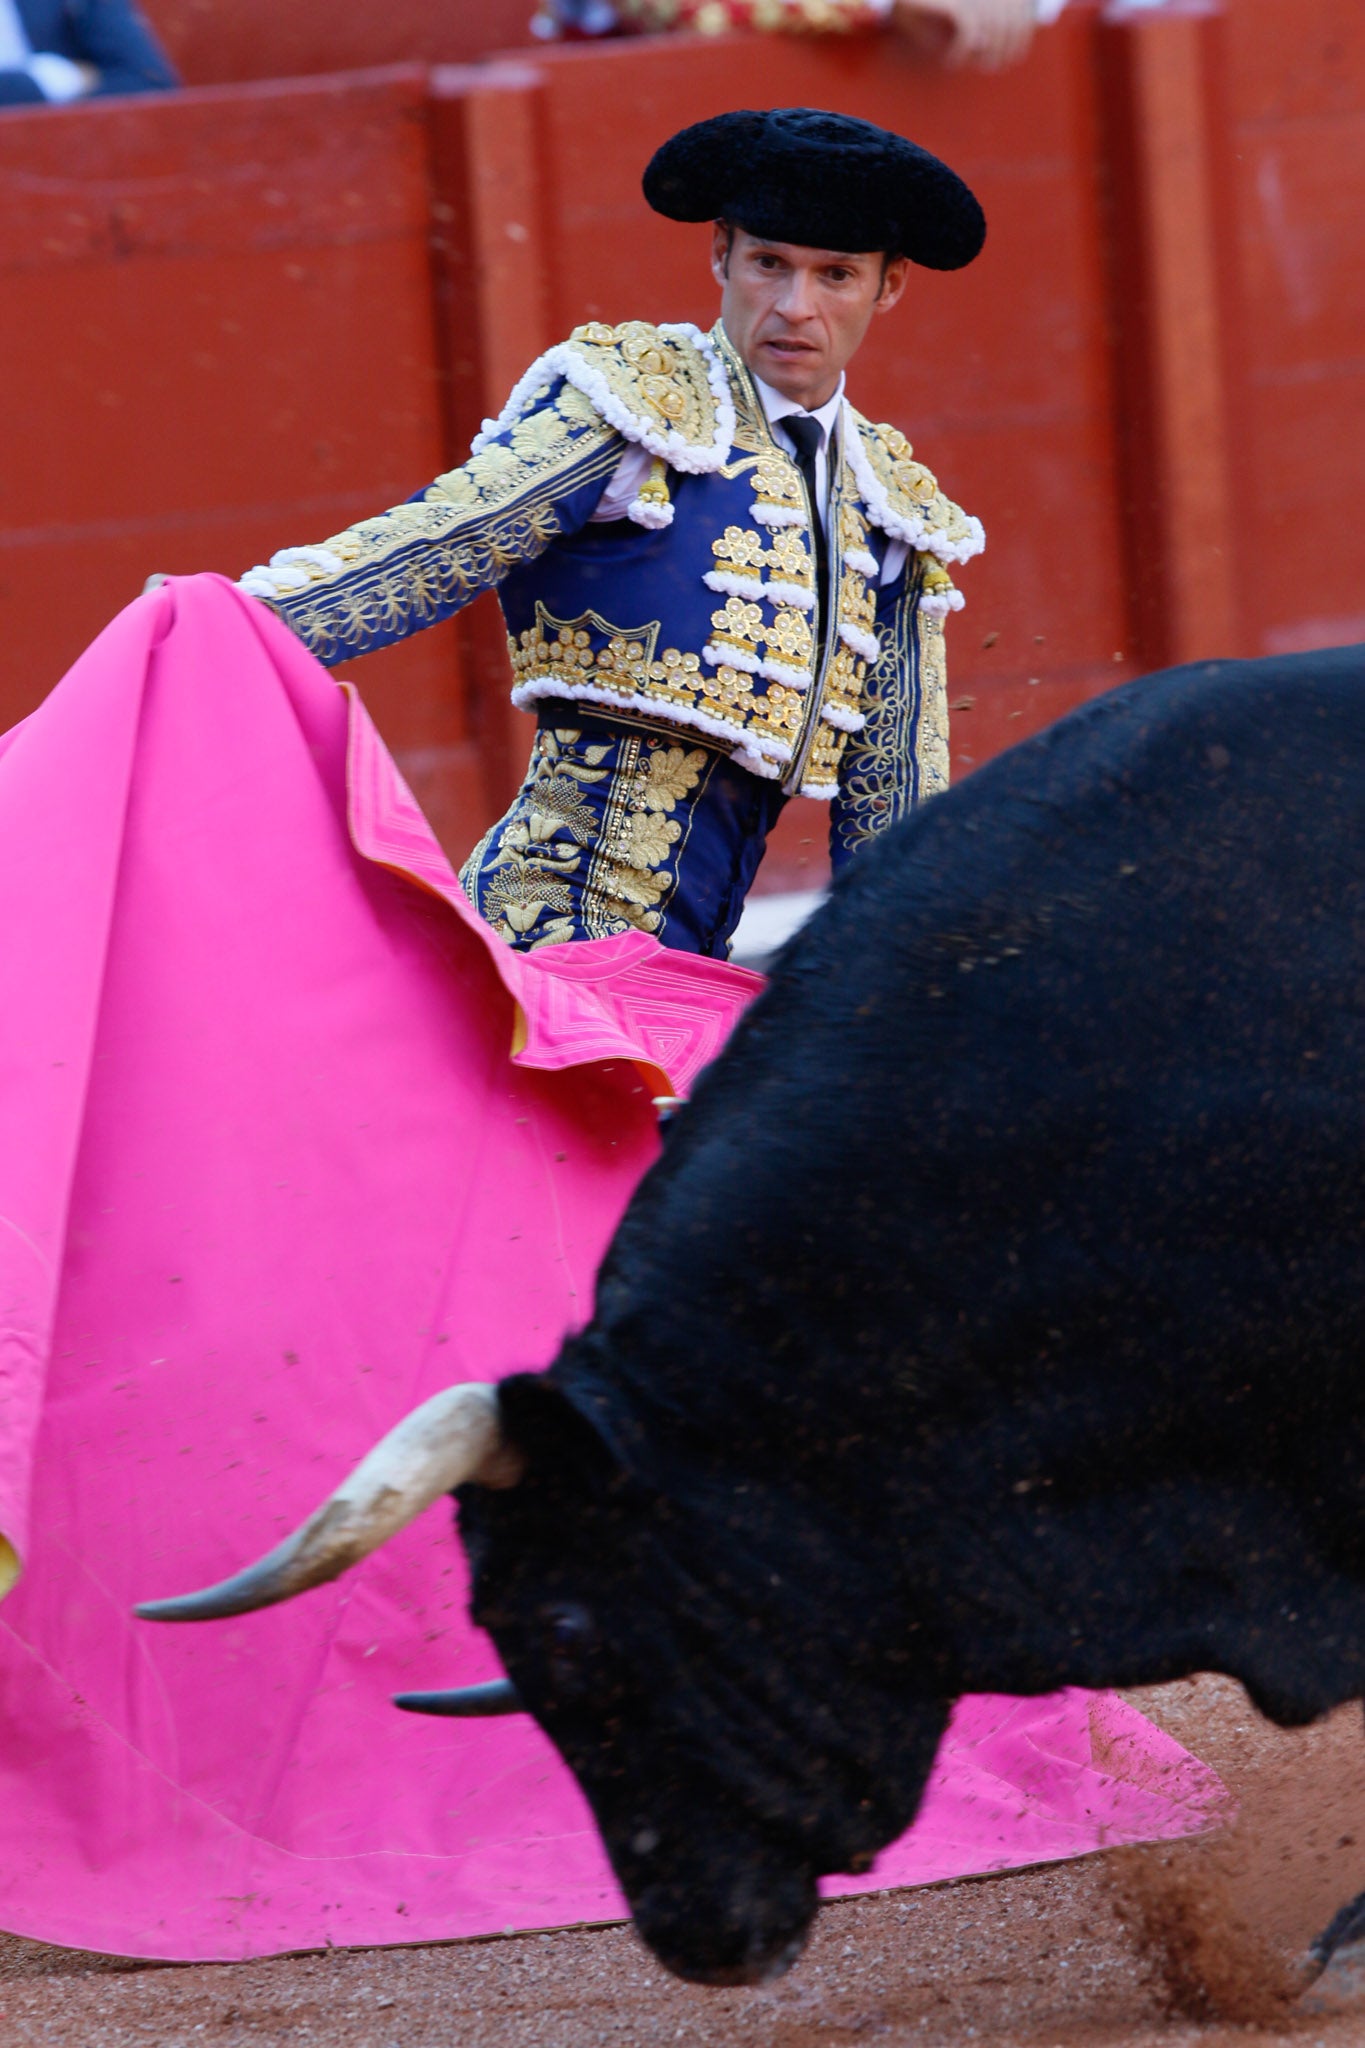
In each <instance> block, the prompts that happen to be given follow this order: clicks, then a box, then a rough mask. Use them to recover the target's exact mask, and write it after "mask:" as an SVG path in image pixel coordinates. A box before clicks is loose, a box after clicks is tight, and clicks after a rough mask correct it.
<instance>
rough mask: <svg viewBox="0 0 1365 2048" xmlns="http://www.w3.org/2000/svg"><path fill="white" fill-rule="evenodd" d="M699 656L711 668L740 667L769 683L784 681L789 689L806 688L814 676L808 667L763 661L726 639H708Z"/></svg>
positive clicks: (783, 662) (745, 648)
mask: <svg viewBox="0 0 1365 2048" xmlns="http://www.w3.org/2000/svg"><path fill="white" fill-rule="evenodd" d="M701 658H702V660H703V661H709V662H710V664H711V666H712V668H722V667H723V668H742V669H743V670H744V672H745V674H746V675H751V676H766V677H767V679H768V681H769V682H770V683H785V684H786V685H787V687H788V689H791V690H808V689H809V688H810V686H811V684H812V683H813V682H814V681H815V677H814V676H813V675H812V674H811V672H810V670H809V669H808V668H793V667H792V665H791V663H790V662H786V661H764V660H763V659H762V658H761V657H760V656H759V655H757V654H754V653H752V652H751V651H750V650H749V648H747V647H732V646H731V645H730V643H729V642H728V641H726V640H720V641H716V640H708V641H707V643H706V645H705V647H703V648H702V651H701Z"/></svg>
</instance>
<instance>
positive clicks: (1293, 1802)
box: [0, 1679, 1365, 2048]
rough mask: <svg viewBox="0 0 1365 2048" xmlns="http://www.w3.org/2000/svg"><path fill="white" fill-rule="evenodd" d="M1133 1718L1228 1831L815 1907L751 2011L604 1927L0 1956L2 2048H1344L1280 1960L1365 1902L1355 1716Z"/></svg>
mask: <svg viewBox="0 0 1365 2048" xmlns="http://www.w3.org/2000/svg"><path fill="white" fill-rule="evenodd" d="M1140 1703H1141V1704H1142V1705H1143V1706H1144V1707H1146V1709H1147V1710H1148V1711H1149V1712H1151V1713H1153V1714H1154V1715H1155V1716H1156V1717H1157V1718H1159V1719H1160V1720H1161V1721H1162V1722H1163V1723H1164V1724H1165V1725H1166V1726H1167V1727H1169V1728H1170V1729H1171V1731H1172V1732H1173V1733H1174V1734H1175V1735H1177V1736H1178V1737H1179V1738H1180V1739H1181V1740H1182V1741H1183V1742H1185V1743H1187V1744H1188V1745H1189V1747H1190V1748H1192V1749H1194V1750H1196V1751H1197V1752H1198V1754H1199V1755H1201V1756H1203V1757H1205V1758H1207V1759H1208V1761H1209V1762H1211V1763H1212V1764H1214V1765H1215V1766H1216V1767H1217V1768H1218V1769H1219V1770H1221V1771H1222V1772H1223V1774H1224V1776H1225V1777H1226V1778H1227V1779H1228V1781H1229V1783H1230V1784H1231V1785H1232V1786H1233V1788H1234V1790H1235V1791H1236V1792H1237V1794H1238V1796H1239V1798H1240V1799H1241V1801H1242V1815H1241V1819H1240V1820H1239V1822H1238V1824H1237V1826H1236V1827H1235V1828H1234V1829H1232V1830H1231V1831H1230V1832H1228V1833H1227V1834H1225V1835H1224V1836H1222V1837H1220V1838H1218V1839H1216V1840H1212V1841H1205V1842H1201V1843H1187V1844H1184V1845H1179V1846H1177V1847H1175V1848H1173V1849H1166V1850H1151V1851H1148V1850H1140V1849H1139V1850H1128V1851H1122V1852H1119V1853H1118V1854H1116V1855H1115V1856H1112V1857H1097V1858H1092V1859H1090V1860H1088V1861H1086V1862H1083V1863H1073V1864H1067V1865H1061V1866H1057V1867H1054V1868H1052V1869H1049V1870H1037V1871H1029V1872H1025V1873H1023V1874H1021V1875H1018V1876H1014V1877H1001V1878H990V1879H978V1880H970V1881H967V1882H964V1883H961V1884H956V1885H946V1886H941V1887H938V1888H936V1889H933V1890H929V1891H917V1892H898V1893H892V1894H888V1895H884V1896H881V1897H878V1898H874V1899H866V1900H860V1901H855V1902H850V1903H848V1904H845V1905H836V1906H831V1907H827V1908H826V1910H825V1911H824V1913H823V1914H822V1916H821V1919H820V1923H819V1929H818V1932H817V1935H816V1937H815V1939H814V1941H813V1942H812V1944H811V1947H810V1949H809V1950H808V1952H807V1954H806V1956H805V1957H804V1958H803V1960H802V1962H801V1963H800V1964H799V1965H798V1966H797V1968H796V1969H795V1970H794V1971H793V1972H792V1974H791V1975H790V1976H789V1977H787V1978H785V1979H783V1980H782V1981H781V1982H780V1983H778V1984H776V1985H774V1986H772V1987H771V1988H770V1989H767V1990H763V1991H753V1992H734V1991H713V1992H704V1991H698V1990H694V1989H690V1988H688V1987H686V1986H684V1985H680V1984H675V1983H673V1982H672V1981H671V1980H670V1979H668V1978H667V1977H665V1976H664V1975H663V1973H662V1972H661V1971H660V1970H658V1969H656V1968H655V1966H654V1965H653V1963H652V1962H651V1961H650V1960H649V1958H648V1957H647V1956H646V1955H645V1953H644V1952H643V1950H642V1949H640V1948H639V1947H638V1946H637V1944H636V1943H635V1941H634V1939H633V1937H632V1936H631V1934H630V1933H629V1932H628V1930H626V1929H624V1928H618V1927H613V1928H602V1929H596V1930H578V1931H574V1932H567V1933H558V1934H539V1935H537V1934H531V1935H521V1936H516V1937H513V1938H510V1939H506V1940H499V1941H484V1942H466V1943H458V1944H454V1945H452V1946H450V1947H444V1948H423V1949H367V1950H353V1951H336V1952H333V1953H330V1954H328V1955H325V1956H304V1957H291V1958H285V1959H281V1960H277V1961H274V1962H264V1963H237V1964H221V1965H213V1966H203V1965H197V1966H194V1967H175V1966H164V1965H163V1966H151V1967H148V1966H146V1965H138V1964H131V1965H130V1964H126V1963H121V1962H116V1961H111V1960H109V1959H107V1958H99V1957H95V1956H86V1955H76V1954H72V1953H69V1952H66V1951H62V1950H58V1949H50V1948H45V1947H42V1946H41V1945H39V1944H37V1943H33V1942H26V1941H20V1940H18V1939H17V1938H15V1937H13V1936H5V1935H0V2044H3V2048H28V2044H30V2043H33V2044H39V2043H41V2044H43V2048H115V2044H119V2048H142V2044H146V2048H198V2044H199V2043H200V2042H203V2043H206V2044H209V2043H211V2044H213V2048H273V2044H274V2043H277V2042H278V2043H290V2044H298V2048H303V2044H307V2043H326V2044H327V2048H617V2044H621V2048H631V2044H635V2043H642V2044H645V2043H647V2044H650V2048H653V2044H656V2043H657V2044H661V2048H662V2044H669V2048H672V2044H679V2048H749V2044H753V2048H845V2044H850V2048H851V2044H863V2043H867V2044H876V2048H898V2044H901V2043H906V2044H909V2043H915V2044H923V2048H938V2044H948V2043H951V2044H953V2048H959V2044H963V2043H966V2042H979V2043H980V2044H981V2048H1025V2044H1027V2048H1130V2044H1131V2048H1186V2044H1196V2043H1197V2044H1198V2048H1233V2044H1236V2048H1258V2044H1262V2043H1270V2042H1286V2043H1294V2044H1296V2048H1313V2044H1314V2043H1319V2042H1320V2043H1322V2044H1323V2048H1348V2044H1350V2048H1357V2044H1360V2048H1365V2009H1363V2010H1361V2011H1360V2012H1359V2014H1358V2015H1350V2014H1347V2015H1340V2014H1338V2015H1335V2016H1331V2017H1311V2016H1305V2015H1303V2014H1301V2013H1291V2012H1289V2011H1288V2010H1287V2008H1286V2004H1285V1992H1286V1987H1287V1986H1288V1984H1289V1982H1290V1972H1291V1968H1292V1959H1293V1957H1294V1956H1295V1954H1296V1953H1297V1952H1298V1951H1300V1950H1301V1949H1302V1948H1303V1946H1304V1944H1305V1943H1306V1941H1307V1940H1308V1939H1309V1937H1310V1936H1311V1935H1313V1934H1314V1933H1316V1932H1317V1931H1318V1929H1319V1928H1320V1927H1321V1926H1322V1925H1323V1924H1324V1923H1325V1921H1326V1920H1327V1919H1328V1918H1330V1916H1331V1914H1332V1912H1333V1911H1334V1910H1335V1909H1336V1907H1337V1906H1338V1905H1339V1904H1341V1903H1342V1902H1343V1900H1344V1899H1345V1898H1347V1897H1348V1896H1349V1895H1350V1894H1351V1893H1353V1892H1355V1891H1357V1890H1359V1889H1360V1888H1361V1887H1362V1886H1365V1730H1363V1729H1362V1721H1361V1715H1360V1712H1359V1710H1358V1709H1356V1708H1351V1709H1345V1710H1343V1711H1342V1712H1341V1713H1340V1714H1338V1715H1336V1716H1334V1717H1333V1718H1332V1719H1331V1720H1330V1721H1328V1722H1325V1723H1324V1724H1323V1725H1322V1726H1321V1727H1318V1728H1314V1729H1310V1730H1308V1731H1306V1732H1304V1733H1297V1734H1282V1733H1279V1732H1277V1731H1275V1730H1273V1729H1270V1728H1267V1727H1266V1726H1265V1725H1264V1723H1262V1722H1260V1721H1259V1720H1258V1719H1257V1717H1256V1716H1255V1714H1254V1713H1253V1712H1252V1711H1251V1709H1250V1708H1249V1707H1248V1705H1247V1703H1246V1701H1245V1699H1244V1697H1243V1695H1242V1693H1241V1692H1240V1690H1239V1689H1238V1688H1237V1687H1236V1686H1234V1685H1231V1684H1229V1683H1228V1682H1227V1681H1225V1680H1222V1679H1200V1680H1195V1681H1191V1682H1190V1683H1188V1684H1185V1685H1179V1686H1168V1687H1164V1688H1163V1689H1162V1690H1161V1691H1159V1692H1155V1693H1151V1694H1146V1695H1142V1696H1140ZM1357 1845H1359V1846H1357Z"/></svg>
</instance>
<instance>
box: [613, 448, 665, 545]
mask: <svg viewBox="0 0 1365 2048" xmlns="http://www.w3.org/2000/svg"><path fill="white" fill-rule="evenodd" d="M622 459H623V460H624V458H622ZM626 517H627V519H633V520H634V521H635V524H636V525H637V526H645V527H648V528H649V529H650V531H651V532H654V533H657V532H658V531H659V529H660V528H661V527H664V526H671V525H672V524H673V507H672V505H671V504H668V505H660V504H659V503H658V501H657V500H656V499H654V498H632V499H631V501H630V503H629V504H628V505H627V507H626Z"/></svg>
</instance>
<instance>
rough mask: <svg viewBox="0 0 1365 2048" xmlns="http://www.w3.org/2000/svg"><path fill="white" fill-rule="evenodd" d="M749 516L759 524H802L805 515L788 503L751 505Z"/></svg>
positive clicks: (803, 523) (804, 521) (804, 520)
mask: <svg viewBox="0 0 1365 2048" xmlns="http://www.w3.org/2000/svg"><path fill="white" fill-rule="evenodd" d="M749 517H750V518H751V519H756V520H757V521H758V523H759V525H760V526H804V525H805V523H806V515H805V513H804V512H797V511H796V510H794V509H793V508H792V507H791V506H788V505H751V506H750V507H749Z"/></svg>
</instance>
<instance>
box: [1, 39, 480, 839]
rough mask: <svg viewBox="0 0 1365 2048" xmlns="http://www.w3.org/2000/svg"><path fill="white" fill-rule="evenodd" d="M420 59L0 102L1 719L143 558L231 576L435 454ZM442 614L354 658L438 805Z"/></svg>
mask: <svg viewBox="0 0 1365 2048" xmlns="http://www.w3.org/2000/svg"><path fill="white" fill-rule="evenodd" d="M425 107H426V102H425V79H424V74H423V73H421V72H420V71H417V70H408V71H402V72H390V73H387V74H381V75H377V76H376V75H373V74H372V75H368V76H364V75H355V76H352V77H350V78H344V79H329V80H319V81H314V82H311V83H306V84H300V85H295V86H287V87H286V86H278V85H275V86H259V87H254V88H250V89H240V88H238V89H224V90H221V91H207V92H201V93H186V94H184V95H176V96H167V97H165V98H158V99H156V100H130V101H122V102H110V103H107V104H102V105H98V106H91V107H82V108H73V109H70V110H62V111H57V110H53V111H51V112H46V111H38V112H35V113H33V114H18V115H12V116H10V117H8V118H6V119H4V120H0V337H2V339H0V389H2V390H3V392H4V394H5V405H6V413H5V431H4V436H3V441H4V459H3V462H2V463H0V648H2V649H3V656H0V721H3V723H5V724H8V723H9V722H10V721H11V720H12V719H13V718H17V717H19V716H21V715H22V714H23V713H24V712H26V711H28V710H29V709H31V707H32V705H33V704H34V703H35V702H37V700H38V699H39V698H40V697H42V696H43V695H44V693H45V692H46V691H47V690H48V689H49V688H50V687H51V685H52V684H53V683H54V682H55V681H56V680H57V678H58V676H59V675H60V674H61V673H62V670H63V669H64V668H65V667H66V666H67V665H68V663H69V662H70V661H71V660H72V659H73V658H74V657H75V655H76V654H77V653H79V651H80V649H81V647H82V646H83V645H84V644H85V643H86V642H87V641H88V640H89V639H90V638H91V637H92V636H93V634H94V633H96V632H97V631H98V630H99V628H100V627H101V626H102V625H103V624H104V623H105V621H106V620H107V619H108V618H109V617H110V616H111V615H112V614H113V613H114V612H115V611H116V610H118V609H119V608H120V607H121V606H122V605H123V604H125V603H127V602H128V600H129V599H130V598H132V597H134V596H136V594H137V592H138V591H139V590H140V589H141V587H142V582H143V579H144V577H145V576H146V575H147V573H148V572H149V571H150V570H153V569H162V570H167V571H176V572H179V571H188V570H194V569H218V570H222V571H224V572H226V573H228V574H230V575H238V574H240V572H241V571H242V569H244V568H245V567H247V566H248V565H249V564H251V563H252V562H255V561H259V560H261V559H262V558H263V557H264V556H265V555H266V554H268V553H269V552H270V551H271V550H273V549H274V548H276V547H279V546H281V545H282V544H284V543H285V542H286V541H289V540H300V539H308V538H317V537H320V536H321V535H323V534H326V533H329V532H334V531H335V530H336V529H337V528H338V527H339V526H342V525H344V524H346V523H347V522H348V521H349V520H351V519H353V518H355V517H357V516H359V515H361V514H363V513H364V512H366V511H371V510H374V509H375V508H376V507H377V506H383V505H388V504H392V503H393V502H394V501H395V500H397V499H399V498H402V497H405V496H406V495H407V494H408V493H409V492H410V491H411V490H413V489H414V488H415V487H416V485H417V484H419V483H421V482H422V481H424V480H425V479H427V478H428V477H430V476H433V475H435V474H436V473H437V472H438V471H439V470H441V469H442V468H444V467H446V466H447V463H448V455H447V449H448V440H447V428H446V422H445V415H444V410H443V403H442V391H441V376H440V370H439V366H438V363H437V358H436V344H435V327H434V321H433V313H432V301H431V271H430V258H429V253H428V246H427V243H428V223H429V206H430V196H429V182H428V170H427V122H426V111H425ZM456 659H457V657H456V652H455V635H454V629H453V628H442V629H439V630H438V631H437V632H435V633H429V634H425V635H423V636H422V637H421V638H419V639H417V640H414V641H412V642H411V643H409V644H408V645H407V646H405V647H403V648H400V649H395V650H394V651H393V652H392V653H391V654H388V655H385V656H379V657H377V658H376V659H375V660H374V661H373V662H371V663H370V664H369V665H368V673H367V675H366V678H365V685H366V693H367V696H368V697H369V699H370V701H371V702H372V703H373V704H374V705H375V708H376V710H377V712H378V713H379V715H380V717H381V719H382V721H383V723H384V725H385V729H386V732H387V734H388V736H389V738H390V740H391V741H392V742H393V743H394V744H395V745H396V746H397V748H398V751H399V753H400V755H401V756H402V757H403V760H404V766H405V768H406V769H407V771H408V773H409V774H410V776H411V777H412V778H413V780H414V782H415V783H416V784H417V786H418V787H419V790H420V793H421V794H422V796H423V797H424V799H425V800H426V801H427V802H428V803H429V804H430V806H431V807H432V810H433V813H434V815H435V817H436V820H437V822H438V824H439V825H440V826H441V827H442V828H443V829H445V830H447V831H448V832H449V833H450V834H451V836H452V837H455V838H460V837H464V836H465V834H466V831H467V827H466V825H465V820H466V819H468V818H469V817H471V816H472V817H475V818H477V817H480V816H482V815H483V812H484V811H485V810H486V809H487V808H488V807H489V805H490V804H491V803H492V802H493V798H492V796H491V795H490V794H489V793H488V792H486V791H485V790H484V789H483V787H482V786H481V783H480V775H481V769H480V767H479V761H478V757H477V755H476V753H475V750H474V749H473V747H472V746H471V743H470V739H469V734H468V730H467V724H466V719H465V700H464V693H463V692H462V691H461V689H460V688H459V685H458V678H457V675H456Z"/></svg>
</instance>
